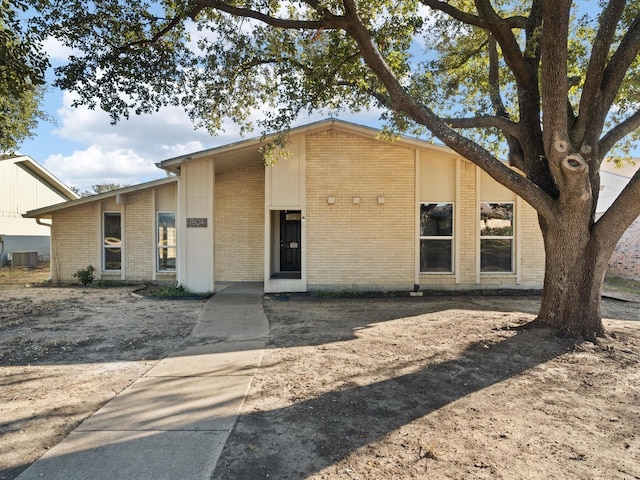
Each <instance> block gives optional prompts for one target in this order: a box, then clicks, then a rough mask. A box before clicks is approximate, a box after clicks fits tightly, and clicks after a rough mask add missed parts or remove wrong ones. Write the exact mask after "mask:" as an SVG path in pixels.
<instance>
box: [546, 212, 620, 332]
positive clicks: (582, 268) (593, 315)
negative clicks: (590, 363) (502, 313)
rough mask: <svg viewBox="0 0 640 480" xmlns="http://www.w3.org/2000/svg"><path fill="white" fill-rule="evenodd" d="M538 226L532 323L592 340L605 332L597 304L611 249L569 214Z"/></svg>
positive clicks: (599, 300) (599, 302)
mask: <svg viewBox="0 0 640 480" xmlns="http://www.w3.org/2000/svg"><path fill="white" fill-rule="evenodd" d="M541 227H542V232H543V237H544V245H545V254H546V264H545V279H544V290H543V294H542V303H541V306H540V312H539V313H538V317H537V318H536V321H535V322H534V325H540V326H545V327H550V328H553V329H555V330H558V331H560V332H561V333H563V334H565V335H570V336H576V337H578V336H581V337H583V338H585V339H587V340H591V341H595V340H596V337H602V336H604V334H605V331H604V327H603V325H602V317H601V311H600V304H601V295H602V285H603V283H604V276H605V273H606V269H607V262H608V260H609V258H610V257H611V254H612V253H613V250H612V249H609V248H603V245H602V242H600V241H599V239H598V238H597V237H595V236H594V235H592V234H591V232H590V229H589V227H588V224H587V225H585V223H584V222H581V221H579V220H577V219H576V218H571V214H568V215H565V216H564V218H562V217H560V218H558V219H557V221H556V222H554V223H553V225H549V224H545V222H544V221H541ZM610 243H612V242H607V244H610ZM613 245H614V246H615V242H613Z"/></svg>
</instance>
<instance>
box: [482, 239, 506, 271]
mask: <svg viewBox="0 0 640 480" xmlns="http://www.w3.org/2000/svg"><path fill="white" fill-rule="evenodd" d="M512 244H513V240H511V239H509V240H480V271H481V272H512V271H513V267H512V264H511V259H512V254H511V251H512Z"/></svg>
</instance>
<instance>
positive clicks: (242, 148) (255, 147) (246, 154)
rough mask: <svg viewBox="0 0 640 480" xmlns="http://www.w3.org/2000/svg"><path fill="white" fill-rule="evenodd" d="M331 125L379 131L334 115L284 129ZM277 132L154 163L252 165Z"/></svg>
mask: <svg viewBox="0 0 640 480" xmlns="http://www.w3.org/2000/svg"><path fill="white" fill-rule="evenodd" d="M331 128H335V129H338V130H342V131H346V132H350V133H353V134H356V135H361V136H364V137H368V138H378V137H379V135H380V129H377V128H372V127H366V126H364V125H359V124H356V123H351V122H346V121H344V120H338V119H334V118H331V119H327V120H320V121H318V122H313V123H308V124H306V125H302V126H300V127H293V128H291V129H290V130H289V132H287V134H288V136H289V137H292V136H296V135H308V134H313V133H316V132H322V131H325V130H329V129H331ZM277 135H278V134H275V133H274V134H269V135H265V136H262V137H254V138H250V139H247V140H241V141H239V142H235V143H229V144H227V145H221V146H218V147H213V148H209V149H206V150H201V151H199V152H194V153H190V154H187V155H181V156H179V157H174V158H169V159H167V160H163V161H161V162H158V163H156V166H157V167H158V168H162V169H164V170H167V171H169V172H172V173H178V172H179V171H180V166H181V165H182V164H183V163H187V162H190V161H193V160H198V159H201V158H206V157H211V158H212V160H213V161H214V162H215V164H216V172H221V171H225V170H229V169H231V168H237V167H242V166H247V165H255V164H256V163H261V162H263V157H262V153H261V151H260V149H261V148H262V147H265V146H266V145H268V144H269V143H270V142H271V141H273V139H274V138H275V137H276V136H277ZM381 141H385V140H381ZM394 143H395V144H398V145H404V146H411V147H418V148H425V147H428V148H432V149H436V150H440V151H442V152H446V153H449V154H453V153H454V152H453V151H452V150H451V149H449V148H448V147H445V146H442V145H436V144H433V143H430V142H428V141H425V140H420V139H418V138H413V137H408V136H400V137H398V138H397V139H396V140H395V141H394Z"/></svg>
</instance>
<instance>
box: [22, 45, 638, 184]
mask: <svg viewBox="0 0 640 480" xmlns="http://www.w3.org/2000/svg"><path fill="white" fill-rule="evenodd" d="M45 49H46V51H47V53H48V54H49V55H50V59H51V63H52V64H53V65H54V66H55V65H59V64H61V63H63V62H65V61H66V59H67V58H68V56H69V54H70V53H71V51H70V50H69V49H67V48H66V47H64V46H62V45H61V44H59V43H58V42H57V41H55V40H52V39H50V40H47V41H46V42H45ZM50 76H51V78H50V79H49V80H52V79H53V78H52V77H53V73H52V72H50ZM72 101H73V94H71V93H69V92H62V91H60V90H56V89H53V88H51V89H50V90H49V91H48V92H47V94H46V97H45V104H44V109H45V111H46V112H48V113H49V115H50V116H51V117H52V118H53V119H54V122H55V123H52V122H41V123H40V125H39V126H38V128H37V130H36V132H35V133H36V134H35V136H34V137H33V138H31V139H29V140H27V141H26V142H24V143H23V145H22V146H21V148H20V153H21V154H24V155H29V156H30V157H31V158H33V159H34V160H36V161H37V162H38V163H40V164H41V165H43V166H44V167H45V168H46V169H47V170H49V171H50V172H51V173H52V174H54V175H55V176H56V177H57V178H58V179H59V180H61V181H62V182H63V183H65V184H66V185H68V186H70V187H77V188H79V189H80V190H82V191H84V190H90V189H91V186H92V185H96V184H102V183H117V184H122V185H133V184H136V183H140V182H144V181H147V180H153V179H156V178H162V177H163V176H164V172H163V171H162V170H159V169H158V168H157V167H156V166H155V163H156V162H159V161H161V160H164V159H167V158H171V157H175V156H178V155H182V154H186V153H191V152H195V151H199V150H203V149H206V148H211V147H214V146H218V145H224V144H226V143H230V142H234V141H237V140H239V139H240V138H241V137H240V135H239V133H238V128H237V127H235V125H233V124H231V123H229V124H228V125H226V126H225V131H224V132H222V133H220V134H219V135H217V136H215V137H212V136H210V135H209V134H208V133H207V132H206V131H204V130H202V129H200V130H196V129H194V127H193V124H192V122H191V120H190V119H189V118H188V116H187V115H186V113H184V111H183V110H181V109H180V108H178V107H167V108H163V109H162V110H160V111H159V112H158V113H156V114H153V115H142V116H135V115H134V116H131V118H130V119H129V120H122V121H120V122H119V123H118V124H116V125H112V124H111V121H110V118H109V115H108V114H106V113H105V112H103V111H102V110H99V109H96V110H89V109H88V108H86V107H79V108H74V107H72V106H71V103H72ZM378 117H379V112H368V113H367V112H365V113H362V114H359V115H343V116H341V118H342V119H344V120H349V121H353V122H356V123H361V124H364V125H368V126H372V127H378V126H381V123H380V121H379V119H378ZM321 118H323V117H321V116H320V115H314V116H313V117H306V118H304V117H302V118H300V119H298V122H297V124H298V125H299V124H304V123H308V122H311V121H316V120H319V119H321ZM260 133H261V132H260V131H256V132H255V133H254V135H253V136H259V135H260ZM634 156H640V146H639V148H636V150H635V152H634Z"/></svg>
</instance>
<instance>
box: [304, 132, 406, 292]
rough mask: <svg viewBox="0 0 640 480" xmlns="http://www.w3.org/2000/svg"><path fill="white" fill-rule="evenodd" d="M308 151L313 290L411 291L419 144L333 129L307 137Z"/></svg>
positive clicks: (309, 262)
mask: <svg viewBox="0 0 640 480" xmlns="http://www.w3.org/2000/svg"><path fill="white" fill-rule="evenodd" d="M306 156H307V177H306V182H307V284H308V286H309V289H314V288H316V289H331V288H338V285H339V286H340V288H351V289H360V290H376V289H384V288H403V289H410V288H411V287H412V286H413V278H414V264H415V262H414V258H415V257H414V244H415V243H414V242H415V238H414V235H415V187H414V176H415V174H414V172H415V153H414V150H413V149H410V148H405V147H401V146H398V145H393V144H391V143H386V142H383V141H377V140H373V139H369V138H364V137H360V136H357V135H353V134H348V133H345V132H340V131H336V130H329V131H327V132H323V133H319V134H316V135H309V136H308V137H307V151H306ZM329 196H333V197H335V204H332V205H330V204H328V203H327V197H329ZM378 196H384V204H378ZM353 197H359V198H360V203H359V204H354V203H353Z"/></svg>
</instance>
